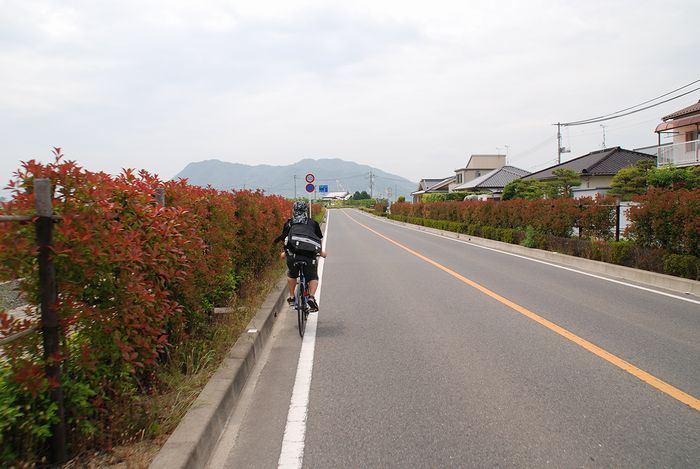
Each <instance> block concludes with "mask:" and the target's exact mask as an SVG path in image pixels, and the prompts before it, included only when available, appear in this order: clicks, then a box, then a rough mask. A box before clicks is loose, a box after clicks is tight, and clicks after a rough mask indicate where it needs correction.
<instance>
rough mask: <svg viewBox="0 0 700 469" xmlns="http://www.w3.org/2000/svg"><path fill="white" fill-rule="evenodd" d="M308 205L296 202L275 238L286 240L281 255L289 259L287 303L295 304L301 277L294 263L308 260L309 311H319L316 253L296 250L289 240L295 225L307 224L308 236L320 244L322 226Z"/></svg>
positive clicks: (324, 253)
mask: <svg viewBox="0 0 700 469" xmlns="http://www.w3.org/2000/svg"><path fill="white" fill-rule="evenodd" d="M308 208H309V207H308V205H307V204H306V202H304V201H297V202H294V208H293V213H292V218H290V219H288V220H287V221H286V222H285V224H284V228H283V229H282V234H281V235H279V236H278V237H277V238H275V241H274V242H275V243H277V242H280V241H282V240H285V249H284V251H282V253H281V254H280V257H286V259H287V288H288V289H289V298H287V303H289V304H290V305H294V289H295V288H296V285H297V278H298V277H299V266H296V265H294V263H295V262H297V261H306V265H305V266H304V277H306V280H307V281H308V283H309V298H308V303H309V311H311V312H315V311H318V303H317V302H316V298H315V297H314V295H315V294H316V289H317V288H318V270H317V267H318V265H317V262H316V253H315V252H309V251H296V250H295V249H294V248H293V246H291V245H290V243H289V242H287V238H288V236H289V232H290V230H291V229H292V226H294V225H306V226H304V227H302V228H303V229H304V230H306V231H307V233H308V237H309V238H313V237H315V238H316V239H317V240H318V243H319V244H320V242H321V238H323V233H322V232H321V227H320V226H319V224H318V223H317V222H316V221H315V220H313V219H312V218H310V217H309V215H308ZM297 229H298V228H297ZM318 255H320V256H321V257H326V251H325V250H323V249H321V250H320V253H319V254H318Z"/></svg>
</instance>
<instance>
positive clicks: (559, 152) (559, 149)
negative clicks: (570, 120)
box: [552, 122, 571, 164]
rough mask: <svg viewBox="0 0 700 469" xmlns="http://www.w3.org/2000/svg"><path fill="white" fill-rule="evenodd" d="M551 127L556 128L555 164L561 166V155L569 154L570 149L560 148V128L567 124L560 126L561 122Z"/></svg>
mask: <svg viewBox="0 0 700 469" xmlns="http://www.w3.org/2000/svg"><path fill="white" fill-rule="evenodd" d="M552 125H556V126H557V164H561V154H562V153H570V152H571V149H570V148H564V147H563V146H561V126H562V125H568V124H562V123H561V122H557V123H556V124H552Z"/></svg>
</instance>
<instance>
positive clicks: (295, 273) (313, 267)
mask: <svg viewBox="0 0 700 469" xmlns="http://www.w3.org/2000/svg"><path fill="white" fill-rule="evenodd" d="M301 260H304V261H306V265H305V266H304V277H306V281H307V282H308V281H311V280H318V270H317V268H318V265H317V263H316V260H315V259H306V258H300V259H295V258H294V256H293V255H291V256H290V255H289V254H287V277H289V278H298V277H299V266H298V265H294V263H295V262H298V261H301Z"/></svg>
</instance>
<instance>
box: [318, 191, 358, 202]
mask: <svg viewBox="0 0 700 469" xmlns="http://www.w3.org/2000/svg"><path fill="white" fill-rule="evenodd" d="M351 197H352V194H350V192H347V191H341V192H328V193H327V194H324V195H323V198H322V199H321V200H349V199H350V198H351Z"/></svg>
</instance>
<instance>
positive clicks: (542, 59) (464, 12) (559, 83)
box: [0, 0, 700, 185]
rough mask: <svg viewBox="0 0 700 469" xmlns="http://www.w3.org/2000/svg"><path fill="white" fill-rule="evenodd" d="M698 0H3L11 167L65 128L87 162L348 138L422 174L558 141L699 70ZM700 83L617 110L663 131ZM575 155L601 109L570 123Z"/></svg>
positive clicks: (155, 159)
mask: <svg viewBox="0 0 700 469" xmlns="http://www.w3.org/2000/svg"><path fill="white" fill-rule="evenodd" d="M698 18H700V2H699V1H697V0H688V1H681V0H677V1H666V2H658V1H644V0H605V1H602V0H587V1H580V0H577V1H540V0H527V1H525V0H524V1H507V2H506V1H498V0H488V1H472V0H470V1H466V0H463V1H443V0H431V1H411V0H353V1H351V2H331V1H320V0H319V1H316V0H294V1H290V0H275V1H265V0H258V1H252V0H242V1H238V0H235V1H225V0H216V1H211V0H209V1H207V0H199V1H183V0H163V1H147V0H138V1H136V0H120V1H114V2H109V1H97V0H85V1H71V0H61V1H58V0H53V1H38V0H18V1H14V0H0V143H1V144H2V156H1V157H0V181H2V183H3V185H4V183H5V182H6V181H8V180H9V179H10V177H11V174H12V172H13V171H14V170H15V169H16V168H17V167H18V166H19V161H21V160H27V159H31V158H36V159H41V160H45V161H48V160H49V159H50V149H51V147H52V146H61V147H63V149H64V153H65V155H66V157H68V158H69V159H74V160H77V161H78V163H79V164H81V165H82V166H84V167H85V168H87V169H90V170H95V171H98V170H102V171H107V172H110V173H116V172H119V170H120V168H122V167H133V168H145V169H148V170H150V171H151V172H155V173H157V174H158V175H160V176H161V177H162V178H164V179H169V178H171V177H173V176H174V175H175V174H177V173H178V172H179V171H180V170H182V169H183V168H184V167H185V166H186V165H187V164H188V163H189V162H193V161H201V160H205V159H212V158H216V159H221V160H224V161H230V162H237V163H245V164H263V163H264V164H273V165H284V164H290V163H293V162H295V161H298V160H300V159H301V158H324V157H337V158H343V159H346V160H351V161H355V162H358V163H363V164H370V165H372V166H375V167H377V168H380V169H382V170H384V171H388V172H392V173H395V174H398V175H400V176H403V177H406V178H409V179H411V180H413V181H418V180H419V179H420V178H423V177H431V178H433V177H444V176H449V175H452V174H453V171H454V169H456V168H458V167H462V166H464V165H465V163H466V161H467V158H468V156H469V155H470V154H472V153H497V152H498V151H500V152H505V151H506V146H507V149H508V150H507V151H508V160H509V163H510V164H513V165H515V166H518V167H521V168H523V169H528V170H533V169H540V168H543V167H546V166H549V165H551V164H553V161H554V160H556V127H553V126H552V125H551V124H552V123H554V122H558V121H561V122H566V121H573V120H579V119H585V118H589V117H594V116H598V115H601V114H607V113H610V112H613V111H617V110H619V109H622V108H625V107H628V106H632V105H635V104H638V103H640V102H642V101H645V100H647V99H651V98H653V97H656V96H658V95H660V94H663V93H665V92H668V91H671V90H673V89H674V88H677V87H680V86H682V85H684V84H686V83H689V82H692V81H694V80H696V79H699V78H700V65H698V51H699V50H700V48H699V46H700V36H698V27H697V21H698ZM698 99H700V92H695V93H693V94H690V95H688V96H685V97H684V98H681V99H678V100H675V101H672V102H670V103H667V104H664V105H661V106H659V107H656V108H653V109H650V110H647V111H644V112H640V113H638V114H634V115H632V116H629V117H626V118H622V119H618V120H613V121H609V122H606V125H607V127H606V128H605V129H604V130H605V139H606V144H607V146H616V145H621V146H623V147H627V148H636V147H641V146H645V145H652V144H654V143H655V142H656V134H654V128H655V126H656V124H657V123H658V122H660V118H661V116H663V115H665V114H668V113H670V112H672V111H675V110H677V109H680V108H682V107H685V106H688V105H690V104H692V103H694V102H697V101H698ZM563 135H564V145H565V146H567V147H571V149H572V153H570V154H567V155H566V157H567V158H571V157H574V156H580V155H583V154H585V153H588V152H590V151H594V150H596V149H599V148H600V147H601V144H602V140H603V129H602V128H601V127H600V124H593V125H589V126H583V127H572V128H569V129H566V130H564V131H563Z"/></svg>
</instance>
